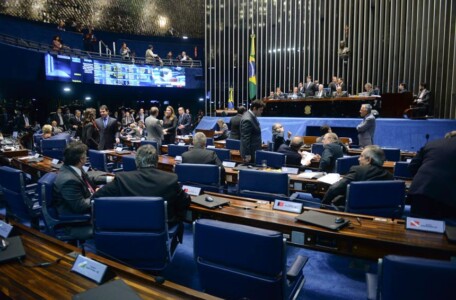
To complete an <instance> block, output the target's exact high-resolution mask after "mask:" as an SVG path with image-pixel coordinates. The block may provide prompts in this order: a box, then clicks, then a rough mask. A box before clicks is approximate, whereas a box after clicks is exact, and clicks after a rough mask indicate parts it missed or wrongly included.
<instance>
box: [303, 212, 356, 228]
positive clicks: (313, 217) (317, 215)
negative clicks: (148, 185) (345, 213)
mask: <svg viewBox="0 0 456 300" xmlns="http://www.w3.org/2000/svg"><path fill="white" fill-rule="evenodd" d="M296 220H298V221H302V222H304V223H308V224H312V225H317V226H321V227H324V228H327V229H330V230H336V231H337V230H339V229H341V228H342V227H344V226H346V225H348V223H349V222H350V221H348V220H345V219H343V218H339V217H338V216H335V215H330V214H325V213H321V212H318V211H313V210H309V211H305V212H303V213H302V214H300V215H298V216H297V217H296Z"/></svg>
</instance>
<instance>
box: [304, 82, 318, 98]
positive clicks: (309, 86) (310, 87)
mask: <svg viewBox="0 0 456 300" xmlns="http://www.w3.org/2000/svg"><path fill="white" fill-rule="evenodd" d="M315 90H316V88H315V83H313V82H310V83H308V82H306V83H304V92H305V94H306V96H314V95H315Z"/></svg>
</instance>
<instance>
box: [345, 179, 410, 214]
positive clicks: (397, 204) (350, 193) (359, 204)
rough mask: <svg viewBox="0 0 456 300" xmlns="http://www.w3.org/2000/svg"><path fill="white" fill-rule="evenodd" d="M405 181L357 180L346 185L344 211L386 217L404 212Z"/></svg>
mask: <svg viewBox="0 0 456 300" xmlns="http://www.w3.org/2000/svg"><path fill="white" fill-rule="evenodd" d="M404 202H405V182H404V181H399V180H381V181H357V182H351V183H350V184H349V185H348V186H347V200H346V202H345V211H346V212H351V213H357V214H366V215H372V216H379V217H386V218H400V217H402V214H403V212H404Z"/></svg>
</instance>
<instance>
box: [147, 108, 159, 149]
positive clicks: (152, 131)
mask: <svg viewBox="0 0 456 300" xmlns="http://www.w3.org/2000/svg"><path fill="white" fill-rule="evenodd" d="M159 112H160V111H159V110H158V107H155V106H154V107H152V108H151V109H150V116H148V117H147V118H146V124H145V125H146V129H147V140H148V141H154V142H157V145H158V147H161V144H162V141H163V126H162V121H161V120H158V119H157V117H158V113H159Z"/></svg>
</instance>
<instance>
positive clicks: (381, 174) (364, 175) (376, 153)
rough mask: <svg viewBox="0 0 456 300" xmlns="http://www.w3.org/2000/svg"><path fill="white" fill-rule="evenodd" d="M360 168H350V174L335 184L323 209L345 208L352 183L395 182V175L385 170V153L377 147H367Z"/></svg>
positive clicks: (325, 198)
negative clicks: (329, 206) (331, 207)
mask: <svg viewBox="0 0 456 300" xmlns="http://www.w3.org/2000/svg"><path fill="white" fill-rule="evenodd" d="M358 161H359V166H353V167H351V168H350V171H349V173H348V174H347V175H346V176H344V177H343V178H342V179H341V180H340V181H338V182H336V183H334V184H333V185H332V186H331V187H330V188H329V189H328V191H327V192H326V194H325V196H324V197H323V200H322V201H321V203H322V208H326V207H327V206H328V205H335V206H345V196H346V192H347V185H349V184H350V182H352V181H371V180H393V179H394V177H393V174H391V173H390V172H388V171H387V170H385V169H384V168H383V162H384V161H385V153H384V152H383V150H382V148H380V147H379V146H376V145H369V146H366V147H365V148H364V150H363V152H361V155H360V156H359V159H358Z"/></svg>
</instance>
